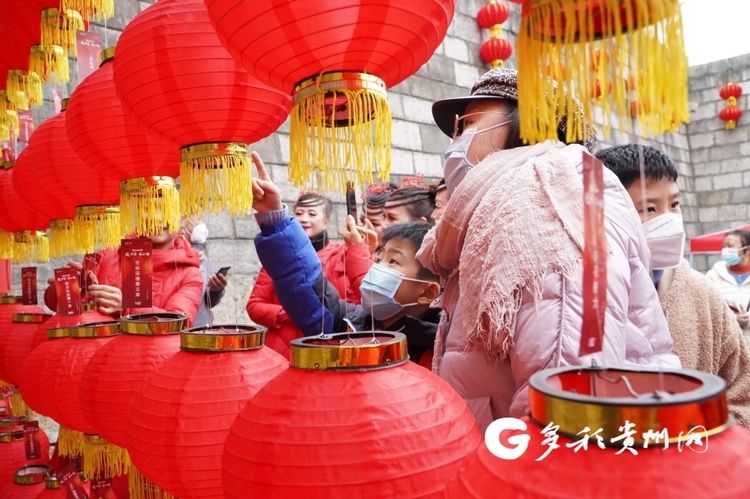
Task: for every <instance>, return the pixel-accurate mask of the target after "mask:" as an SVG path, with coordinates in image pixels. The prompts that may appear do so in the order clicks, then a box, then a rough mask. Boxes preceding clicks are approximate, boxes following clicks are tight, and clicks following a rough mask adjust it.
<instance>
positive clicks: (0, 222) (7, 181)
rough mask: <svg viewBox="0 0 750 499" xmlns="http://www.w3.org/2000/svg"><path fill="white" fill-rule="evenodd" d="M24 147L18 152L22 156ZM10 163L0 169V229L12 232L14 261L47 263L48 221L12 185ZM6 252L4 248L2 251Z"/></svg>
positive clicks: (11, 164) (11, 166)
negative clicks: (3, 169) (45, 232)
mask: <svg viewBox="0 0 750 499" xmlns="http://www.w3.org/2000/svg"><path fill="white" fill-rule="evenodd" d="M25 152H26V150H25V149H24V151H23V152H22V153H21V154H20V156H19V159H20V157H21V156H23V155H24V153H25ZM12 168H13V163H12V162H7V163H5V171H0V228H2V229H3V230H5V231H6V232H13V233H15V235H14V238H15V240H14V242H13V249H12V251H13V262H14V263H29V262H34V261H38V262H46V261H48V260H49V241H48V240H47V235H46V234H44V233H43V232H40V231H44V230H46V228H47V223H46V220H45V218H44V216H43V215H41V214H40V213H38V212H37V211H36V209H35V208H33V207H32V205H31V204H29V203H27V202H26V201H25V200H24V199H23V198H22V197H21V196H20V194H19V193H18V191H17V190H16V189H15V188H14V187H13V180H12V178H13V170H12ZM4 252H5V251H4Z"/></svg>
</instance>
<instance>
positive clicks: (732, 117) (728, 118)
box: [719, 106, 742, 130]
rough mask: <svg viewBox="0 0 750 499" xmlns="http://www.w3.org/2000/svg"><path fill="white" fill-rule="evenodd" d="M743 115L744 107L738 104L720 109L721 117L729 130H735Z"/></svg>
mask: <svg viewBox="0 0 750 499" xmlns="http://www.w3.org/2000/svg"><path fill="white" fill-rule="evenodd" d="M741 117H742V109H740V108H738V107H737V106H729V107H725V108H724V109H722V110H721V111H719V118H721V120H722V121H725V122H726V126H725V128H726V129H727V130H734V129H735V127H736V126H737V122H738V121H739V119H740V118H741Z"/></svg>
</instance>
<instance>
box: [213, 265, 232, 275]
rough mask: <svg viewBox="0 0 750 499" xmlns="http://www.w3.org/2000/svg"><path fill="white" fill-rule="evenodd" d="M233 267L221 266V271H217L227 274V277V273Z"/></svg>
mask: <svg viewBox="0 0 750 499" xmlns="http://www.w3.org/2000/svg"><path fill="white" fill-rule="evenodd" d="M231 268H232V267H222V268H220V269H219V271H218V272H216V273H217V274H221V275H223V276H225V277H226V275H227V273H228V272H229V269H231Z"/></svg>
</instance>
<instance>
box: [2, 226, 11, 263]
mask: <svg viewBox="0 0 750 499" xmlns="http://www.w3.org/2000/svg"><path fill="white" fill-rule="evenodd" d="M0 258H3V259H5V258H13V233H12V232H5V231H4V230H3V229H0Z"/></svg>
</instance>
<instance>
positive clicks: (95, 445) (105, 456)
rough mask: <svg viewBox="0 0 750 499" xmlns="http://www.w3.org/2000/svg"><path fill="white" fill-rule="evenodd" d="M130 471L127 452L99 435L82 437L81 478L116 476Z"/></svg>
mask: <svg viewBox="0 0 750 499" xmlns="http://www.w3.org/2000/svg"><path fill="white" fill-rule="evenodd" d="M129 469H130V456H129V455H128V451H126V450H125V449H123V448H122V447H118V446H116V445H114V444H111V443H109V442H108V441H106V440H105V439H103V438H102V437H100V436H99V435H84V438H83V469H82V470H81V471H82V472H83V477H84V478H85V479H87V480H91V479H93V478H96V477H100V476H117V475H122V474H123V473H127V471H128V470H129Z"/></svg>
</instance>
